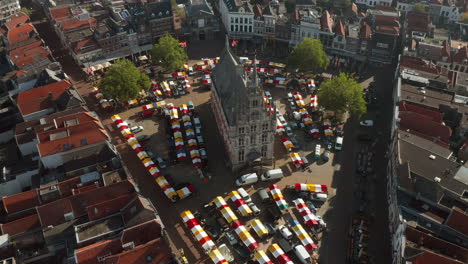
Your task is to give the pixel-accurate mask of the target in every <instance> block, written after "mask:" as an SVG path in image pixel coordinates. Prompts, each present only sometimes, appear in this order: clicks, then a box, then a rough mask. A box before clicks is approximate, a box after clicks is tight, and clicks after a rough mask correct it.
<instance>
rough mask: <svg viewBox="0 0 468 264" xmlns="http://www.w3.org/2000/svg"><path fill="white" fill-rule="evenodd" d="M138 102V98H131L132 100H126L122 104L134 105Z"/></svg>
mask: <svg viewBox="0 0 468 264" xmlns="http://www.w3.org/2000/svg"><path fill="white" fill-rule="evenodd" d="M137 104H138V100H137V99H132V100H128V101H127V102H125V103H124V105H125V106H126V107H132V106H135V105H137Z"/></svg>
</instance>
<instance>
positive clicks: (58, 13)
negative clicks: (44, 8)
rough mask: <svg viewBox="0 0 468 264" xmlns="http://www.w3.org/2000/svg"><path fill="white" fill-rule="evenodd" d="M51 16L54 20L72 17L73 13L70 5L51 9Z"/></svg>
mask: <svg viewBox="0 0 468 264" xmlns="http://www.w3.org/2000/svg"><path fill="white" fill-rule="evenodd" d="M50 16H51V18H52V19H53V20H61V19H64V18H69V17H71V16H72V13H71V10H70V8H69V7H64V8H56V9H51V10H50Z"/></svg>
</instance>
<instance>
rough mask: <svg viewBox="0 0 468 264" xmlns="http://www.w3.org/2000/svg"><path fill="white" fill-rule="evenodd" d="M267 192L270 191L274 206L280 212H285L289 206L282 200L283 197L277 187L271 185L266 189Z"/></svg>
mask: <svg viewBox="0 0 468 264" xmlns="http://www.w3.org/2000/svg"><path fill="white" fill-rule="evenodd" d="M268 190H270V194H271V196H272V197H273V199H274V200H275V202H276V205H277V206H278V208H279V209H280V210H286V209H288V208H289V205H288V203H286V200H285V199H284V195H283V193H282V192H281V190H280V188H279V187H278V185H276V184H273V185H271V186H270V187H268Z"/></svg>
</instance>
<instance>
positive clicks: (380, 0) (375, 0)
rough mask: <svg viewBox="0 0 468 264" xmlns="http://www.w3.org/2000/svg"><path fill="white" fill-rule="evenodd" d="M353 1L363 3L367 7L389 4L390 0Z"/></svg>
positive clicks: (390, 3) (358, 3)
mask: <svg viewBox="0 0 468 264" xmlns="http://www.w3.org/2000/svg"><path fill="white" fill-rule="evenodd" d="M355 3H356V4H357V5H364V6H367V7H375V6H391V5H392V0H356V1H355Z"/></svg>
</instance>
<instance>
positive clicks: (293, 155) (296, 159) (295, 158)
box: [289, 152, 304, 165]
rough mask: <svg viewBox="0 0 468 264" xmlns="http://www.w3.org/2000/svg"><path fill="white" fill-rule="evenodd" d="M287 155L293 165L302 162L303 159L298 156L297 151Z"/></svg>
mask: <svg viewBox="0 0 468 264" xmlns="http://www.w3.org/2000/svg"><path fill="white" fill-rule="evenodd" d="M289 157H290V158H291V160H292V162H293V163H294V164H295V165H300V164H304V161H303V160H302V159H301V156H299V153H297V152H294V153H290V154H289Z"/></svg>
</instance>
